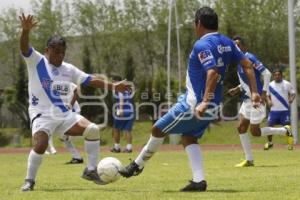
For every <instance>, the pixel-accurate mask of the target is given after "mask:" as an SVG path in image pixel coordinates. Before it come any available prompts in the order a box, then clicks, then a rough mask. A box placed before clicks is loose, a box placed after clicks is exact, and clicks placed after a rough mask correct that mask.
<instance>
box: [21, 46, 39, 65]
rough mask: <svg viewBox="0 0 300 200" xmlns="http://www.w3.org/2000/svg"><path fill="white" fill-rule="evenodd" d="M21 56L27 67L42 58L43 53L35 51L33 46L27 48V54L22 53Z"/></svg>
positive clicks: (35, 63)
mask: <svg viewBox="0 0 300 200" xmlns="http://www.w3.org/2000/svg"><path fill="white" fill-rule="evenodd" d="M22 56H23V58H24V60H25V62H26V64H27V66H28V67H29V68H31V67H35V66H36V65H37V64H38V63H39V62H40V60H41V59H42V58H43V55H42V54H40V53H39V52H38V51H36V50H35V49H34V48H33V47H30V48H29V53H28V54H27V55H24V54H22Z"/></svg>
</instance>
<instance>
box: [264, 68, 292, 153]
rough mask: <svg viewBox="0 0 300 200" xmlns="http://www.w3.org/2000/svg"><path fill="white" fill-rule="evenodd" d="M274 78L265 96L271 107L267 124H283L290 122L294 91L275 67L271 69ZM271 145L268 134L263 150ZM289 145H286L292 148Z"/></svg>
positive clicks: (270, 138) (270, 136)
mask: <svg viewBox="0 0 300 200" xmlns="http://www.w3.org/2000/svg"><path fill="white" fill-rule="evenodd" d="M273 78H274V80H273V81H272V82H271V83H270V85H269V93H268V96H267V103H268V106H269V107H270V108H271V109H270V112H269V117H268V125H269V126H270V127H273V126H274V125H281V126H285V125H288V124H290V104H292V103H293V101H294V99H295V96H296V94H295V91H294V90H293V87H292V85H291V83H290V82H288V81H287V80H284V79H283V76H282V71H281V70H280V69H275V70H274V71H273ZM272 147H273V143H272V135H268V142H267V143H266V144H265V145H264V150H268V149H270V148H272ZM292 147H293V146H291V145H289V146H288V149H289V150H292Z"/></svg>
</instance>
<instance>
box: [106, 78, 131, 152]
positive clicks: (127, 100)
mask: <svg viewBox="0 0 300 200" xmlns="http://www.w3.org/2000/svg"><path fill="white" fill-rule="evenodd" d="M113 80H114V81H121V80H122V78H121V77H120V76H115V77H113ZM114 97H115V98H116V100H117V101H116V104H115V106H114V108H115V112H114V113H113V117H114V124H113V131H114V133H113V138H114V142H115V144H114V146H113V148H112V149H111V152H114V153H120V152H121V147H120V135H121V132H123V133H124V134H125V137H126V142H127V145H126V148H125V149H124V150H123V152H124V153H131V152H132V134H131V130H132V127H133V122H134V107H133V102H132V93H131V92H129V91H125V92H118V93H115V95H114Z"/></svg>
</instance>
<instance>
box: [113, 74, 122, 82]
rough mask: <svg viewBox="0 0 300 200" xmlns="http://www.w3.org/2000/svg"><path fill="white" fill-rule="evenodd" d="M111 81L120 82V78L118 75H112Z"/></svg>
mask: <svg viewBox="0 0 300 200" xmlns="http://www.w3.org/2000/svg"><path fill="white" fill-rule="evenodd" d="M112 80H114V81H121V80H122V77H121V76H119V75H112Z"/></svg>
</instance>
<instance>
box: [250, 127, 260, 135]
mask: <svg viewBox="0 0 300 200" xmlns="http://www.w3.org/2000/svg"><path fill="white" fill-rule="evenodd" d="M250 132H251V134H252V135H253V136H255V137H259V136H260V135H261V132H260V127H259V126H257V125H251V126H250Z"/></svg>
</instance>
